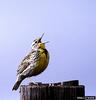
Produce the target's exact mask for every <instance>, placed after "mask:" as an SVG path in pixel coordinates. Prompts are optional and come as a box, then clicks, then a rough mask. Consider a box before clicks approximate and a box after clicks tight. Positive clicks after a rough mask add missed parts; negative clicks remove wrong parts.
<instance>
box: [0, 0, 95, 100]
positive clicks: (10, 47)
mask: <svg viewBox="0 0 96 100" xmlns="http://www.w3.org/2000/svg"><path fill="white" fill-rule="evenodd" d="M43 32H45V36H44V37H43V40H44V41H50V43H48V44H46V45H47V46H46V47H47V49H48V50H49V52H50V64H49V66H48V68H47V69H46V71H44V72H43V73H42V74H41V75H39V76H37V77H33V80H34V81H41V82H59V81H68V80H73V79H78V80H79V81H80V84H83V85H85V86H86V95H96V88H95V87H96V78H95V76H96V0H0V57H1V62H0V65H1V67H0V70H1V73H0V80H1V82H0V90H1V92H0V100H1V99H2V100H13V99H14V100H19V91H16V92H12V91H11V89H12V86H13V84H14V82H15V79H16V70H17V67H18V65H19V63H20V61H21V60H22V58H23V57H24V56H25V55H26V53H27V52H28V51H29V50H30V49H31V43H32V41H33V40H34V39H35V38H37V37H39V36H41V35H42V33H43ZM28 82H29V80H27V79H26V80H25V81H23V82H22V84H28Z"/></svg>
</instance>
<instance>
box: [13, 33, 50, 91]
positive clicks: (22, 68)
mask: <svg viewBox="0 0 96 100" xmlns="http://www.w3.org/2000/svg"><path fill="white" fill-rule="evenodd" d="M43 35H44V34H43ZM43 35H42V36H41V37H40V38H38V39H35V40H34V41H33V43H32V50H31V52H30V53H29V54H28V55H27V56H26V57H25V58H24V59H23V60H22V62H21V64H20V65H19V67H18V69H17V79H16V83H15V85H14V86H13V89H12V90H17V89H18V87H19V85H20V84H21V82H22V81H23V80H24V79H25V78H28V77H32V76H36V75H38V74H40V73H41V72H43V71H44V70H45V69H46V67H47V66H48V63H49V53H48V51H47V49H46V48H45V43H47V42H44V43H43V42H42V41H41V39H42V37H43Z"/></svg>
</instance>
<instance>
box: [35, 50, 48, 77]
mask: <svg viewBox="0 0 96 100" xmlns="http://www.w3.org/2000/svg"><path fill="white" fill-rule="evenodd" d="M48 63H49V54H48V52H47V53H45V52H44V51H41V52H40V57H39V59H38V61H37V62H36V67H35V68H34V71H33V76H35V75H38V74H40V73H41V72H43V71H44V70H45V69H46V68H47V66H48Z"/></svg>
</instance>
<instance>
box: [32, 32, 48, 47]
mask: <svg viewBox="0 0 96 100" xmlns="http://www.w3.org/2000/svg"><path fill="white" fill-rule="evenodd" d="M43 36H44V33H43V34H42V36H41V37H39V38H37V39H35V40H34V41H33V42H32V49H38V48H45V43H47V42H45V43H42V41H41V40H42V37H43Z"/></svg>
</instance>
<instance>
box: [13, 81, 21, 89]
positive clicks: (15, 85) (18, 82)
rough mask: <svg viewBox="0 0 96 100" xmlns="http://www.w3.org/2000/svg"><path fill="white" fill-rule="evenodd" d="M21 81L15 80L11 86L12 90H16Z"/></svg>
mask: <svg viewBox="0 0 96 100" xmlns="http://www.w3.org/2000/svg"><path fill="white" fill-rule="evenodd" d="M21 82H22V81H16V83H15V84H14V86H13V88H12V91H13V90H17V89H18V88H19V85H20V83H21Z"/></svg>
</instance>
